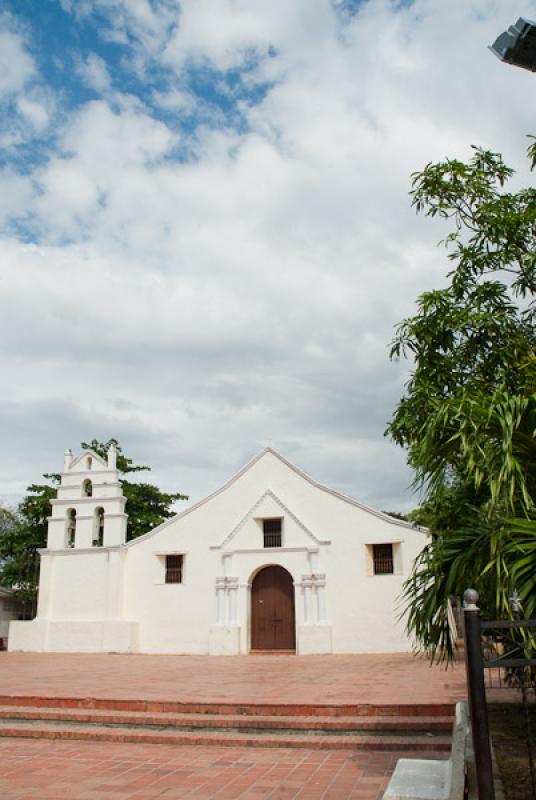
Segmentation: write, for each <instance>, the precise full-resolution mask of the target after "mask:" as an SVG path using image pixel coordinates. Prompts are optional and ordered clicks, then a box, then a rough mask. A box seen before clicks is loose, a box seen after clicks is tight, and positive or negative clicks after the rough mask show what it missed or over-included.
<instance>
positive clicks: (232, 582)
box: [225, 578, 238, 625]
mask: <svg viewBox="0 0 536 800" xmlns="http://www.w3.org/2000/svg"><path fill="white" fill-rule="evenodd" d="M225 580H226V583H227V587H228V593H229V620H228V621H229V625H236V624H237V619H236V602H237V592H238V578H226V579H225Z"/></svg>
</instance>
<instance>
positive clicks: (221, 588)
mask: <svg viewBox="0 0 536 800" xmlns="http://www.w3.org/2000/svg"><path fill="white" fill-rule="evenodd" d="M216 599H217V603H218V618H217V623H218V625H224V624H225V578H216Z"/></svg>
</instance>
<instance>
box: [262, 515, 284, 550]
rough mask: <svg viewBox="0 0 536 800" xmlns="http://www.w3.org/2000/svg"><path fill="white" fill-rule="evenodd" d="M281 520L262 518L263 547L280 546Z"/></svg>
mask: <svg viewBox="0 0 536 800" xmlns="http://www.w3.org/2000/svg"><path fill="white" fill-rule="evenodd" d="M281 522H282V520H280V519H263V521H262V526H263V532H264V546H265V547H281Z"/></svg>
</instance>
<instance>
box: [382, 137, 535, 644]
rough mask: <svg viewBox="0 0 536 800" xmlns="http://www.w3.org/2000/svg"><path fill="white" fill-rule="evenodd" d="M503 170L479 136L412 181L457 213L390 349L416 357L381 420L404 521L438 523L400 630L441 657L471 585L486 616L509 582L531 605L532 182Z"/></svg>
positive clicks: (435, 212) (504, 600)
mask: <svg viewBox="0 0 536 800" xmlns="http://www.w3.org/2000/svg"><path fill="white" fill-rule="evenodd" d="M529 157H530V159H531V163H532V165H533V166H535V165H536V142H535V143H534V144H532V145H531V147H530V148H529ZM512 174H513V171H512V170H511V169H510V168H509V167H507V166H506V165H505V164H504V162H503V160H502V158H501V156H500V155H498V154H496V153H491V152H489V151H484V150H480V149H478V148H474V155H473V158H472V159H471V160H470V161H469V162H468V163H467V164H465V163H463V162H460V161H455V160H447V161H445V162H443V163H440V164H428V165H427V166H426V167H425V169H424V170H423V172H421V173H419V174H417V175H415V176H414V179H413V190H412V197H413V205H414V206H415V208H416V210H417V211H418V212H421V211H425V213H426V214H427V215H428V216H441V217H444V218H446V219H450V220H452V221H453V223H454V229H453V231H452V232H451V233H450V234H449V235H448V236H447V238H446V239H445V241H444V244H445V245H446V247H447V249H448V250H449V258H450V259H451V260H452V261H453V262H454V264H455V267H454V269H453V270H452V271H451V272H450V273H449V278H450V283H449V285H448V286H447V287H446V288H444V289H441V290H438V291H431V292H427V293H425V294H423V295H422V296H421V297H420V298H419V300H418V308H417V313H416V314H415V315H414V316H413V317H411V318H409V319H406V320H404V321H403V322H402V323H401V324H400V325H399V326H398V328H397V330H396V333H395V337H394V339H393V343H392V348H391V357H392V358H398V357H401V356H404V357H409V358H412V359H413V361H414V369H413V372H412V375H411V377H410V379H409V381H408V383H407V385H406V390H405V393H404V396H403V397H402V398H401V400H400V402H399V404H398V406H397V408H396V409H395V412H394V414H393V417H392V420H391V422H390V424H389V427H388V430H387V432H388V433H389V434H390V436H391V437H392V438H393V439H394V441H395V442H397V443H398V444H399V445H401V446H404V447H406V448H407V452H408V462H409V464H410V465H411V467H412V468H413V470H414V473H415V486H416V487H418V488H419V489H420V490H421V492H422V494H423V503H422V505H421V507H420V508H419V509H417V510H416V511H415V512H413V513H412V515H411V517H412V520H413V521H415V522H417V523H419V524H424V525H428V526H429V527H430V529H431V531H432V533H433V538H432V540H431V542H430V543H429V545H428V547H427V548H426V549H425V551H424V552H423V553H422V554H421V556H420V557H419V558H418V559H417V561H416V563H415V566H414V569H413V572H412V575H411V577H410V578H409V580H408V581H407V583H406V585H405V589H404V596H403V606H404V611H405V612H406V613H407V620H408V623H407V624H408V631H409V632H410V633H412V634H413V635H414V636H415V637H416V639H417V642H418V644H419V645H420V646H421V647H423V648H425V649H427V650H429V651H430V653H431V654H432V656H433V657H439V658H447V659H448V658H450V657H451V656H452V648H453V643H452V641H451V633H450V630H449V625H448V615H447V606H448V600H449V597H450V596H452V595H455V596H460V595H461V594H462V593H463V591H464V589H466V588H467V587H468V586H469V585H472V586H474V587H475V588H477V589H478V590H479V593H480V595H481V606H482V608H483V609H484V611H485V612H486V613H488V614H490V615H492V616H497V615H499V616H504V615H508V614H509V613H510V612H509V605H508V598H509V596H510V594H511V592H512V590H513V587H514V586H515V587H516V588H517V589H518V591H519V592H520V594H521V596H522V600H523V602H524V611H525V613H534V611H536V601H535V600H534V598H535V597H536V543H535V542H536V530H535V527H536V521H535V519H536V514H535V511H536V509H535V503H536V466H535V465H536V458H535V457H536V357H535V352H536V334H535V329H534V313H535V311H536V307H535V289H536V191H535V190H534V189H523V190H521V191H519V192H517V193H508V192H506V191H504V186H505V184H506V183H507V181H508V179H509V178H510V177H511V176H512Z"/></svg>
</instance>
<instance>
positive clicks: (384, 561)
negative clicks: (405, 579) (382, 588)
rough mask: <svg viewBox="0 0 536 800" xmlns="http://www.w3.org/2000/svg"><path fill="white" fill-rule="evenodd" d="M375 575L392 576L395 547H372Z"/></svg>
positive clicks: (379, 545) (388, 545)
mask: <svg viewBox="0 0 536 800" xmlns="http://www.w3.org/2000/svg"><path fill="white" fill-rule="evenodd" d="M372 554H373V559H374V574H375V575H392V574H393V573H394V566H393V545H392V544H374V545H372Z"/></svg>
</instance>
